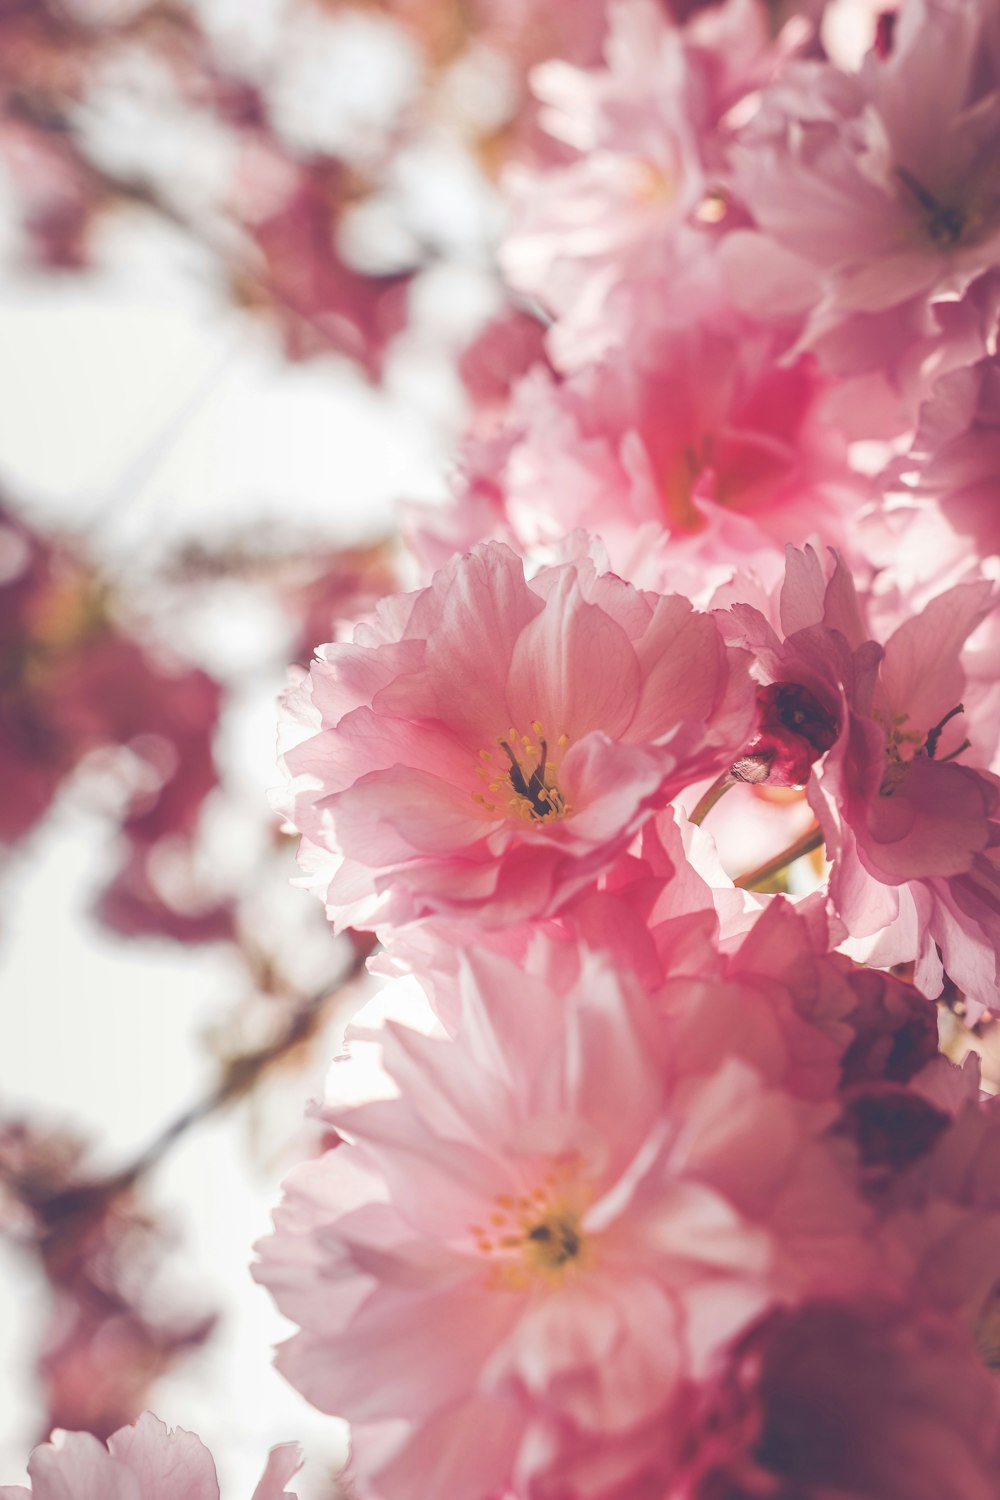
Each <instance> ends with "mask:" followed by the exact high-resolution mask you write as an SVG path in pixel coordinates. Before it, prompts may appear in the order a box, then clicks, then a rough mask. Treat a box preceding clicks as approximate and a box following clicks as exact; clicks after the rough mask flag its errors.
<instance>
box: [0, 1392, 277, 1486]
mask: <svg viewBox="0 0 1000 1500" xmlns="http://www.w3.org/2000/svg"><path fill="white" fill-rule="evenodd" d="M300 1462H301V1460H300V1459H299V1456H298V1448H297V1446H296V1445H295V1444H294V1443H287V1444H285V1445H283V1446H282V1447H279V1448H274V1449H272V1451H271V1456H270V1458H269V1459H268V1462H267V1468H266V1470H265V1472H264V1476H263V1478H262V1479H261V1482H260V1484H259V1485H258V1486H257V1488H256V1489H255V1490H254V1493H253V1497H252V1500H295V1496H294V1495H292V1494H290V1493H289V1492H288V1491H287V1490H285V1488H284V1485H285V1484H286V1483H287V1481H288V1480H289V1479H291V1477H292V1475H293V1474H294V1473H295V1471H296V1470H297V1469H298V1468H299V1465H300ZM28 1474H29V1475H30V1477H31V1489H30V1490H28V1489H24V1488H23V1486H21V1485H3V1486H0V1500H219V1481H218V1479H217V1477H216V1473H215V1464H214V1463H213V1461H212V1455H211V1454H210V1453H209V1451H208V1449H207V1448H206V1447H205V1445H204V1443H203V1442H202V1441H201V1439H200V1438H197V1437H195V1435H194V1433H193V1432H185V1431H184V1429H183V1428H181V1427H177V1428H173V1429H171V1428H169V1427H166V1426H165V1425H164V1423H163V1422H161V1421H160V1420H159V1418H158V1417H154V1416H153V1414H152V1412H148V1411H147V1412H143V1414H142V1416H141V1417H140V1418H139V1420H138V1422H136V1424H135V1426H134V1427H122V1428H121V1429H120V1431H118V1432H116V1433H113V1434H112V1436H111V1437H109V1438H108V1445H107V1447H106V1448H105V1446H104V1444H103V1443H100V1442H98V1440H97V1438H95V1437H91V1435H90V1433H89V1432H63V1433H60V1434H58V1435H57V1437H56V1439H55V1440H54V1441H53V1442H50V1443H45V1444H44V1445H43V1446H42V1447H40V1448H36V1449H35V1451H34V1453H32V1455H31V1458H30V1459H29V1460H28Z"/></svg>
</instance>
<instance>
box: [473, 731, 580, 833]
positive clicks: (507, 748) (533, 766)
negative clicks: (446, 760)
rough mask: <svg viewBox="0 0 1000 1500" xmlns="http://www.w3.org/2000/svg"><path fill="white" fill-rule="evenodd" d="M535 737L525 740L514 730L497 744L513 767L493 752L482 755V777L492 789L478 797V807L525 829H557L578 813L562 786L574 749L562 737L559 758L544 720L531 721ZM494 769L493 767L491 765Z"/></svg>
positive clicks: (478, 772)
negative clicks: (566, 757)
mask: <svg viewBox="0 0 1000 1500" xmlns="http://www.w3.org/2000/svg"><path fill="white" fill-rule="evenodd" d="M531 729H532V731H533V737H532V736H531V735H527V734H522V733H521V731H520V730H519V729H518V728H517V726H516V725H514V724H512V725H511V726H510V728H509V729H508V730H507V734H506V736H502V737H500V738H498V739H497V742H496V744H497V749H498V750H499V751H501V752H502V758H503V759H505V760H506V762H507V764H506V765H505V766H504V765H501V764H497V763H496V761H497V759H498V757H497V756H496V752H495V751H493V750H488V749H482V750H480V751H479V752H478V756H479V760H480V762H481V764H480V765H478V766H477V767H476V776H477V778H478V779H479V780H480V781H483V782H485V783H486V792H485V793H483V792H472V793H471V794H470V795H471V797H472V800H473V802H475V803H477V804H478V805H479V806H480V807H483V808H485V810H486V811H487V812H489V813H492V814H493V816H494V817H498V818H501V817H513V818H517V819H518V820H519V821H521V822H525V823H533V824H537V823H552V822H555V821H556V820H557V819H559V818H564V817H566V816H567V814H568V813H570V812H572V808H571V807H570V806H569V804H568V803H567V801H566V799H565V797H564V796H563V793H562V790H561V788H560V786H559V780H558V771H559V762H560V760H561V759H562V756H563V753H564V752H565V750H566V748H567V747H568V745H569V737H568V735H566V734H560V735H559V736H558V738H557V739H556V740H555V741H554V745H555V749H554V752H553V751H552V750H551V749H550V741H549V738H548V736H547V734H546V731H545V726H544V724H542V722H541V721H540V720H539V719H533V720H532V721H531ZM491 763H492V764H491Z"/></svg>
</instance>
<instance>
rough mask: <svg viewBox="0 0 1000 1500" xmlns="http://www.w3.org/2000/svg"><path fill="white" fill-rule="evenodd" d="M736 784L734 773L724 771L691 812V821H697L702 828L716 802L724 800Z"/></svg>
mask: <svg viewBox="0 0 1000 1500" xmlns="http://www.w3.org/2000/svg"><path fill="white" fill-rule="evenodd" d="M735 785H736V783H735V781H734V780H733V777H732V773H731V772H730V771H723V773H722V775H721V776H720V777H718V778H717V780H715V781H713V782H712V785H711V786H710V787H709V789H708V791H707V792H705V794H704V796H702V797H701V798H700V800H699V802H698V806H697V807H696V808H695V810H694V812H693V813H692V814H691V817H690V822H692V823H696V824H697V825H698V827H699V828H700V827H701V825H702V823H704V821H705V819H706V818H707V817H708V815H709V813H710V812H711V811H712V808H713V807H714V806H715V804H716V803H717V802H719V801H721V800H722V798H723V797H724V796H725V795H726V793H727V792H728V791H729V788H730V787H731V786H735Z"/></svg>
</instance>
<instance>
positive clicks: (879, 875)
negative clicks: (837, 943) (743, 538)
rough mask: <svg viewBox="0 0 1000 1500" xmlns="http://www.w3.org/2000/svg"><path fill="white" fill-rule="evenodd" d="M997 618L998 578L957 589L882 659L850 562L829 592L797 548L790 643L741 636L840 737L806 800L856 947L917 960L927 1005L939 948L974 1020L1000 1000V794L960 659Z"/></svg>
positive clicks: (751, 625) (898, 636) (759, 622)
mask: <svg viewBox="0 0 1000 1500" xmlns="http://www.w3.org/2000/svg"><path fill="white" fill-rule="evenodd" d="M994 607H995V606H994V589H993V586H992V585H991V584H990V583H988V582H987V581H985V580H979V581H976V582H972V583H968V584H962V585H958V586H956V587H955V588H953V589H949V590H948V591H947V592H946V593H944V594H941V595H939V596H938V597H937V598H935V599H932V600H931V601H930V603H929V604H927V605H926V607H925V608H924V609H923V610H922V611H921V612H920V613H919V614H914V615H911V616H910V617H909V618H905V619H903V621H902V623H901V624H899V625H898V626H897V628H896V629H895V630H894V631H893V632H892V634H891V635H890V636H889V639H888V641H887V642H886V645H885V646H884V648H883V647H881V646H879V645H878V644H877V643H876V642H875V641H873V640H871V639H870V638H869V630H868V626H867V624H866V622H865V620H864V618H863V616H862V614H861V610H860V606H859V603H858V600H857V597H856V594H855V591H854V586H853V583H852V580H851V577H850V574H849V573H848V571H847V569H846V567H845V566H844V563H843V560H842V559H837V560H836V564H835V567H834V568H833V571H832V574H831V576H830V578H829V580H827V579H826V577H825V576H824V573H823V570H822V567H821V566H820V563H819V560H818V558H817V557H816V556H815V554H814V553H813V552H812V550H811V549H810V548H806V550H805V551H804V552H802V553H797V552H795V551H794V550H792V549H789V559H788V568H787V572H786V578H785V584H784V586H783V589H782V593H781V603H780V614H781V623H782V629H783V632H784V640H783V641H782V640H780V638H779V637H778V635H777V633H776V632H775V631H774V629H773V628H772V627H771V626H770V625H769V624H768V623H767V621H766V620H765V619H764V617H763V615H762V614H761V613H760V612H759V611H757V610H755V609H753V608H751V607H749V606H745V605H737V606H735V607H734V609H733V617H734V618H735V619H737V620H738V621H739V622H740V629H739V631H738V632H737V633H736V635H735V637H734V638H736V639H739V640H740V642H741V643H742V644H746V645H750V646H751V648H752V649H754V650H755V653H756V656H757V663H758V669H759V670H760V672H761V674H762V675H763V676H764V677H765V679H766V680H768V681H769V682H772V683H781V684H783V685H784V686H785V687H786V688H788V687H789V686H793V687H794V688H795V689H796V690H797V691H798V693H799V694H800V695H801V693H802V692H803V691H805V692H807V693H808V694H809V700H810V701H812V700H815V702H816V704H817V710H816V715H817V719H816V721H817V722H818V723H821V724H823V725H824V726H825V725H826V723H827V721H828V723H829V726H830V728H831V729H835V731H836V739H835V742H834V743H833V744H832V745H831V747H830V748H829V749H828V750H827V752H826V753H825V754H824V755H823V756H822V758H817V760H816V763H815V765H814V766H813V769H812V773H811V778H810V782H809V790H808V795H809V800H810V803H811V804H812V806H813V808H814V810H815V812H816V815H817V817H818V819H819V821H820V825H821V827H822V830H823V834H824V837H825V840H826V847H827V856H828V858H830V859H831V860H832V861H833V870H832V872H831V875H830V885H829V892H830V899H831V903H832V905H833V907H834V910H835V911H836V912H837V914H838V916H839V917H840V918H841V920H842V921H843V922H844V924H845V925H846V927H847V930H848V932H849V933H850V935H851V936H852V938H855V939H866V940H870V946H869V948H868V950H867V951H868V956H869V957H870V958H871V959H872V961H873V962H875V963H880V964H884V965H888V964H892V963H898V962H906V961H909V960H911V959H914V958H915V959H916V960H917V983H918V985H919V986H920V988H922V989H924V990H925V992H926V993H931V994H933V993H937V990H938V989H939V988H940V984H941V961H940V960H939V958H938V951H937V950H938V949H940V954H941V958H942V959H943V962H944V967H945V969H946V970H947V972H948V973H949V975H950V976H951V978H952V979H953V980H954V981H955V983H956V984H958V985H959V987H960V988H961V989H963V990H964V991H965V993H966V995H967V997H968V999H969V1001H970V1004H971V1006H972V1007H973V1015H975V1014H978V1013H979V1008H980V1007H981V1006H985V1005H988V1004H989V1003H990V1002H991V1001H992V999H993V997H994V995H995V984H996V948H997V944H998V942H1000V861H998V856H997V852H996V851H997V847H998V845H1000V820H998V818H997V811H998V808H1000V793H998V785H997V783H996V781H995V780H994V778H993V777H992V776H990V775H988V774H987V773H985V772H984V771H982V770H979V769H976V768H975V762H976V761H977V760H979V761H980V763H982V760H983V759H984V758H985V760H986V761H987V762H988V760H989V758H990V756H991V755H992V751H993V740H994V738H995V728H994V727H993V726H992V725H985V724H984V725H983V726H982V734H983V736H984V738H985V739H986V741H987V744H986V746H985V757H984V756H983V752H982V750H980V752H979V753H978V754H977V750H976V746H975V743H972V744H970V741H969V738H968V737H967V736H966V729H967V728H969V730H970V731H971V733H972V734H973V735H975V736H976V737H977V738H978V737H979V735H980V730H979V729H978V728H977V727H976V725H974V724H973V725H970V724H969V722H968V720H967V719H966V718H965V717H964V716H963V704H962V701H961V699H962V692H963V686H964V672H963V667H962V650H963V646H964V644H965V641H966V639H967V637H968V636H969V634H970V633H971V631H972V630H973V629H974V628H975V627H976V626H977V625H979V624H980V623H981V622H982V621H983V620H984V619H985V618H986V617H987V615H988V614H990V612H991V611H992V610H993V609H994ZM838 700H839V702H838ZM797 701H798V700H797V698H796V697H795V694H792V695H791V696H790V698H789V702H790V703H792V704H793V705H794V703H795V702H797ZM800 706H801V705H800ZM789 727H791V728H795V727H796V725H795V723H794V716H793V722H792V723H791V725H790V726H789ZM799 727H803V726H799ZM813 738H814V748H815V749H817V751H818V750H819V748H820V746H819V743H818V742H816V741H815V735H814V737H813ZM964 757H968V759H970V760H971V761H972V764H967V763H966V760H965V759H964ZM744 759H746V757H745V758H744ZM738 764H740V765H742V764H743V760H742V759H741V761H740V762H739V763H738ZM935 945H937V948H936V947H935ZM852 951H854V952H857V951H858V950H857V949H856V948H855V949H852Z"/></svg>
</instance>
